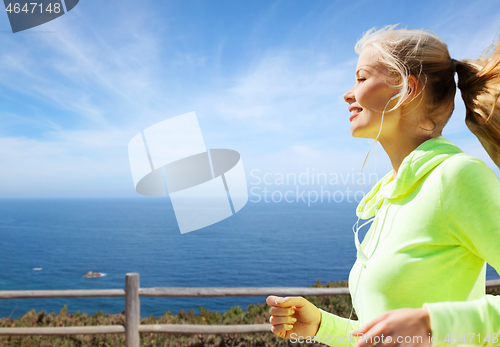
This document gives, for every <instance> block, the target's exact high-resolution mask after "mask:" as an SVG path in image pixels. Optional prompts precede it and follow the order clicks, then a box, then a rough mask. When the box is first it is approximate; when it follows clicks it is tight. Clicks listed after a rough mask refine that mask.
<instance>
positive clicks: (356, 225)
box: [345, 89, 411, 347]
mask: <svg viewBox="0 0 500 347" xmlns="http://www.w3.org/2000/svg"><path fill="white" fill-rule="evenodd" d="M410 93H411V91H410V90H409V91H408V94H410ZM402 94H403V89H401V90H400V91H399V93H397V94H396V95H393V96H392V97H391V98H390V99H389V101H387V103H386V104H385V107H384V110H383V111H382V119H381V121H380V129H379V131H378V134H377V137H376V138H375V141H373V143H372V145H371V146H370V149H369V150H368V152H367V153H366V156H365V160H364V161H363V165H362V166H361V172H360V178H361V189H362V190H363V197H364V196H365V195H366V194H365V190H364V189H363V169H364V167H365V165H366V161H367V160H368V157H369V156H370V152H371V150H372V147H373V145H374V144H376V143H377V140H378V138H379V136H380V133H381V132H382V125H383V123H384V114H385V110H386V109H387V106H388V105H389V103H390V102H391V101H392V100H394V99H396V98H398V97H400V96H401V95H402ZM377 148H378V147H377V146H376V147H375V173H376V172H377ZM374 219H375V216H374V217H372V218H370V219H369V220H367V221H366V222H364V223H363V224H362V225H361V226H360V225H359V220H360V217H358V220H357V221H356V223H354V225H353V226H352V231H353V232H354V244H355V246H356V251H357V253H356V256H357V257H358V258H360V259H361V262H362V266H361V268H360V270H359V276H358V281H357V283H356V290H355V291H354V295H353V296H352V309H351V314H350V315H349V319H348V320H347V325H346V329H345V334H346V335H347V329H348V328H349V323H350V322H351V317H352V313H353V311H354V300H355V299H356V293H357V292H358V287H359V280H360V279H361V272H362V271H363V268H365V266H366V265H365V263H366V262H367V261H368V259H369V258H368V257H367V255H366V254H365V253H364V252H363V251H362V250H361V243H360V242H359V237H358V232H359V229H361V228H362V227H363V226H365V225H366V224H368V223H371V222H373V220H374ZM355 228H356V230H354V229H355ZM349 342H350V343H351V345H352V346H353V347H354V345H353V343H352V341H351V339H349Z"/></svg>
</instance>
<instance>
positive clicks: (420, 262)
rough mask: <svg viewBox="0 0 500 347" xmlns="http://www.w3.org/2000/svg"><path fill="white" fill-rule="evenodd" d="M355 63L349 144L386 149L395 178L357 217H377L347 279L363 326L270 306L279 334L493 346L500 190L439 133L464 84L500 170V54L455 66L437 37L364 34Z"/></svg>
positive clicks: (296, 304)
mask: <svg viewBox="0 0 500 347" xmlns="http://www.w3.org/2000/svg"><path fill="white" fill-rule="evenodd" d="M356 52H357V53H358V54H359V60H358V65H357V68H356V84H355V85H354V87H353V88H351V89H350V90H349V91H348V92H346V93H345V94H344V100H345V101H346V102H347V103H348V104H349V112H350V113H351V116H350V121H351V134H352V136H354V137H364V138H373V139H375V141H377V140H378V141H379V142H380V144H381V145H382V146H383V148H384V150H385V151H386V152H387V154H388V155H389V158H390V160H391V163H392V167H393V170H392V172H389V173H388V174H387V175H385V176H384V177H383V178H382V179H381V180H380V181H379V182H378V183H377V184H376V185H375V186H374V187H373V188H372V189H371V190H370V192H369V193H368V194H367V195H366V196H365V197H364V198H363V199H362V200H361V202H360V203H359V205H358V207H357V210H356V214H357V215H358V217H360V218H361V219H368V218H371V217H374V219H373V222H372V225H371V227H370V229H369V231H368V232H367V234H366V236H365V238H364V240H363V243H362V244H361V245H359V243H357V248H358V259H357V260H356V263H355V264H354V266H353V268H352V270H351V273H350V275H349V290H350V293H351V296H352V301H353V306H354V307H355V309H356V313H357V315H358V317H359V320H358V321H352V320H350V319H346V318H341V317H338V316H335V315H333V314H330V313H328V312H325V311H323V310H320V309H318V308H317V307H315V306H314V305H313V304H311V303H310V302H308V301H307V300H305V299H304V298H302V297H287V298H284V299H283V298H278V297H276V296H269V297H268V298H267V304H268V305H270V306H271V309H270V314H271V318H270V322H271V324H272V325H273V327H272V331H273V333H274V334H276V335H278V336H280V337H283V338H287V339H292V341H294V342H295V341H301V340H306V341H307V339H309V341H310V340H312V339H313V338H314V337H315V340H316V341H317V342H322V343H324V344H327V345H330V346H338V345H345V346H351V345H353V346H354V345H356V346H358V347H364V346H375V345H379V346H381V345H419V346H430V345H431V344H432V345H439V344H445V345H446V344H448V343H458V344H464V343H467V344H476V345H484V346H496V345H498V344H499V342H500V338H499V334H500V297H495V296H491V295H485V270H486V262H488V263H490V264H491V265H492V266H493V267H495V268H496V269H497V270H500V183H499V181H498V179H497V177H496V176H495V174H494V173H493V172H492V171H491V170H490V169H489V168H488V167H487V166H486V165H485V164H484V163H483V162H482V161H481V160H479V159H476V158H473V157H471V156H469V155H466V154H465V153H463V152H462V151H461V150H460V149H459V148H457V147H456V146H455V145H454V144H452V143H451V142H449V141H448V140H447V139H445V138H444V137H443V136H441V132H442V130H443V128H444V126H445V125H446V123H447V121H448V119H449V118H450V116H451V114H452V112H453V108H454V96H455V91H456V84H455V80H454V75H455V72H456V73H457V74H458V88H460V90H461V92H462V98H463V100H464V102H465V106H466V124H467V126H468V127H469V129H470V130H471V131H472V132H473V133H474V134H475V135H476V136H477V137H478V139H479V140H480V142H481V144H482V145H483V146H484V148H485V149H486V151H487V152H488V154H489V155H490V157H491V158H492V159H493V161H494V162H495V164H496V165H497V166H499V167H500V43H499V44H497V46H496V48H495V49H494V50H493V52H492V53H491V54H490V55H489V56H488V57H485V58H481V59H479V60H477V61H470V60H467V61H456V60H454V59H451V58H450V56H449V53H448V49H447V46H446V44H444V43H443V42H442V41H441V40H440V39H439V38H437V37H436V36H435V35H433V34H430V33H428V32H425V31H422V30H406V29H395V26H389V27H385V28H383V29H381V30H378V31H375V30H373V29H372V30H371V31H369V32H367V33H365V35H364V36H363V37H362V38H361V40H360V41H359V42H358V43H357V44H356ZM358 221H359V219H358ZM356 334H363V335H359V336H360V337H362V338H359V339H355V338H353V337H352V336H353V335H356ZM300 337H301V338H302V339H300Z"/></svg>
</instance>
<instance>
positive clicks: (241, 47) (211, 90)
mask: <svg viewBox="0 0 500 347" xmlns="http://www.w3.org/2000/svg"><path fill="white" fill-rule="evenodd" d="M396 23H401V24H402V25H403V26H406V27H408V28H424V29H428V30H432V31H433V32H435V33H436V34H438V35H439V36H440V37H441V38H442V39H443V40H444V41H445V42H446V43H447V44H448V46H449V49H450V54H451V56H452V57H453V58H455V59H463V58H475V57H478V56H479V55H481V53H483V51H484V50H485V48H487V47H488V46H489V45H491V44H492V43H493V42H494V41H495V39H497V40H498V38H500V6H498V1H495V0H490V1H474V2H472V3H471V2H470V1H457V0H453V1H452V0H447V1H418V2H417V1H332V0H286V1H285V0H283V1H271V0H268V1H260V0H245V1H243V0H205V1H193V0H175V1H170V0H169V1H159V0H157V1H153V0H141V1H128V0H120V1H118V0H107V1H98V0H81V1H80V3H79V5H78V6H77V7H75V8H74V9H73V10H72V11H71V12H69V13H68V14H66V15H64V16H62V17H60V18H58V19H56V20H54V21H52V22H49V23H47V24H44V25H42V26H39V27H36V28H33V29H30V30H27V31H25V32H20V33H16V34H12V33H11V30H10V25H9V23H8V18H7V14H6V13H5V14H3V15H2V14H0V197H2V198H9V197H12V198H24V197H133V196H137V193H136V192H135V190H134V187H133V182H132V177H131V174H130V167H129V163H128V154H127V145H128V142H129V141H130V139H131V138H132V137H133V136H134V135H135V134H137V133H138V132H140V131H141V130H143V129H145V128H147V127H149V126H151V125H153V124H156V123H158V122H160V121H162V120H165V119H167V118H170V117H174V116H177V115H180V114H183V113H186V112H190V111H195V112H196V113H197V116H198V120H199V123H200V126H201V130H202V132H203V135H204V139H205V144H206V146H207V147H208V148H230V149H234V150H237V151H238V152H240V154H241V156H242V161H243V165H244V167H245V170H246V172H247V174H248V176H247V178H248V180H249V181H251V180H252V177H251V176H250V175H249V173H250V172H251V171H252V170H257V171H253V172H254V173H255V172H257V173H258V174H257V175H260V176H262V175H263V174H265V173H284V174H286V173H302V172H305V171H306V170H307V169H309V170H314V171H315V172H316V173H320V172H324V173H338V174H346V175H347V174H354V173H357V172H359V170H360V168H361V164H362V161H363V158H364V155H365V153H366V151H367V150H368V148H369V146H370V144H371V141H370V140H366V139H354V138H352V137H351V136H350V133H349V120H348V119H349V113H348V111H347V104H346V103H345V102H344V101H343V100H342V94H343V93H344V92H345V91H346V90H348V89H349V88H350V87H351V86H352V84H353V83H354V69H355V66H356V61H357V55H356V54H355V52H354V49H353V47H354V44H355V43H356V40H357V39H358V38H359V37H360V36H361V35H362V33H363V32H365V31H366V30H368V29H370V28H372V27H374V26H376V27H381V26H384V25H387V24H396ZM457 97H458V98H457V103H456V111H455V114H454V115H453V117H452V119H451V120H450V123H449V124H448V125H447V127H446V128H445V131H444V133H443V135H444V136H445V137H447V138H448V139H450V140H452V141H453V142H455V143H456V144H457V145H458V146H459V147H461V148H462V149H463V150H464V151H465V152H466V153H468V154H471V155H473V156H476V157H478V158H480V159H482V160H484V161H485V162H486V163H487V164H488V166H490V167H491V168H492V169H494V171H495V172H496V173H497V175H498V174H499V171H498V169H497V168H496V167H495V166H494V164H493V162H492V161H491V160H490V159H489V158H488V156H487V154H486V152H485V151H484V150H483V149H482V147H481V145H480V144H479V141H478V140H477V139H476V138H475V136H474V135H473V134H472V133H470V132H469V130H468V129H467V127H466V126H465V123H464V118H465V113H464V107H463V103H462V101H461V99H460V98H459V93H458V94H457ZM377 169H378V172H379V173H380V175H383V174H384V173H386V172H388V171H389V170H390V164H389V161H388V158H387V156H386V155H385V154H384V153H383V152H382V151H381V150H380V148H379V152H378V163H377ZM365 170H366V171H365V172H370V171H374V170H375V166H374V161H370V162H369V163H368V166H367V168H366V169H365Z"/></svg>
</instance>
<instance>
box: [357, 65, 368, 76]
mask: <svg viewBox="0 0 500 347" xmlns="http://www.w3.org/2000/svg"><path fill="white" fill-rule="evenodd" d="M366 68H368V69H371V68H370V67H369V66H368V65H363V66H361V67H360V68H359V69H357V70H356V77H359V72H360V71H361V70H364V71H366V72H368V73H370V71H368V70H367V69H366Z"/></svg>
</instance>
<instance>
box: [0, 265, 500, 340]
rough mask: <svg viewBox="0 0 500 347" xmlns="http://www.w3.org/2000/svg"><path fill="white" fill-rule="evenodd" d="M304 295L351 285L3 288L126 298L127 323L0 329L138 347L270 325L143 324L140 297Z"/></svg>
mask: <svg viewBox="0 0 500 347" xmlns="http://www.w3.org/2000/svg"><path fill="white" fill-rule="evenodd" d="M499 286H500V280H491V281H486V287H487V288H488V287H499ZM268 295H278V296H305V295H349V289H348V288H308V287H242V288H238V287H222V288H217V287H209V288H206V287H200V288H197V287H170V288H140V286H139V274H137V273H128V274H127V275H126V276H125V290H123V289H103V290H28V291H0V299H35V298H75V297H78V298H81V297H118V296H124V297H125V326H123V325H101V326H83V327H54V328H0V335H79V334H89V335H90V334H125V346H126V347H139V341H140V340H139V334H140V333H168V334H242V333H260V332H270V331H271V324H245V325H195V324H190V325H185V324H147V325H141V324H140V318H141V312H140V300H139V297H140V296H150V297H221V296H268Z"/></svg>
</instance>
